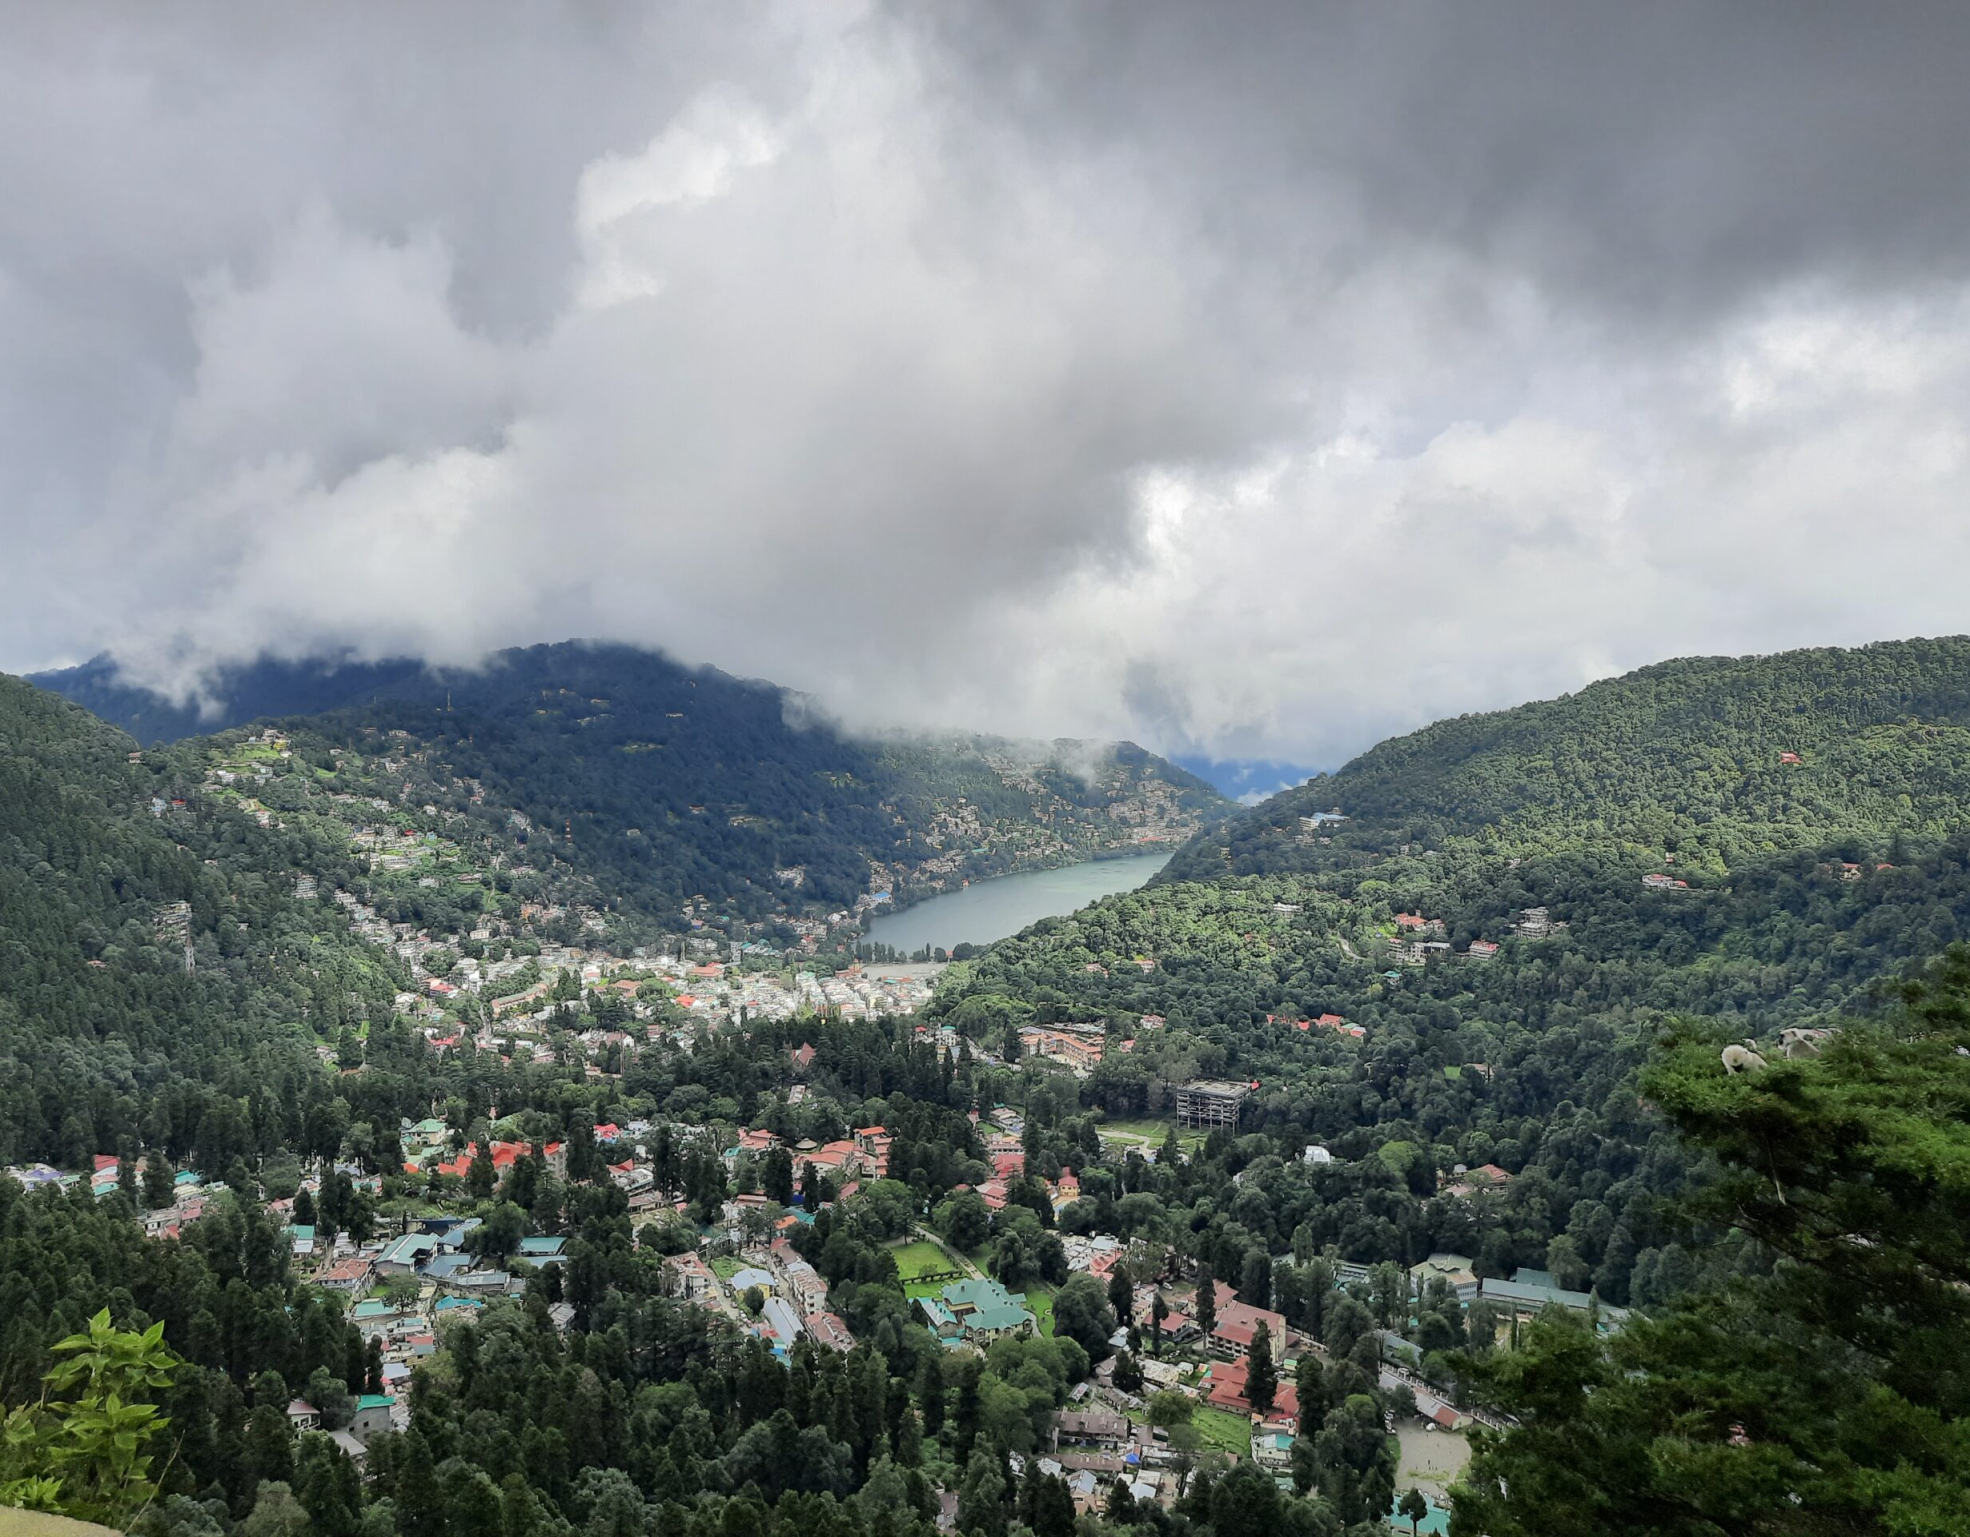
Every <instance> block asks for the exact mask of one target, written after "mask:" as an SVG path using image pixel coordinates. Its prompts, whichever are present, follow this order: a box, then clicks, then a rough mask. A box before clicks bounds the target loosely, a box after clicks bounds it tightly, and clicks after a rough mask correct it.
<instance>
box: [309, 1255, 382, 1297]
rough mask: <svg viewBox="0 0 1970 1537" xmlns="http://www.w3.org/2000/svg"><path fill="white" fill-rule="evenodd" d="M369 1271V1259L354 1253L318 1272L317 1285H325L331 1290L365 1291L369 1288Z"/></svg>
mask: <svg viewBox="0 0 1970 1537" xmlns="http://www.w3.org/2000/svg"><path fill="white" fill-rule="evenodd" d="M369 1273H370V1263H369V1260H368V1259H367V1258H365V1257H364V1256H363V1255H360V1254H352V1255H350V1256H349V1257H348V1258H347V1259H340V1260H337V1261H336V1262H335V1263H334V1264H332V1265H330V1266H329V1267H328V1268H327V1269H326V1270H323V1271H320V1272H318V1273H317V1274H316V1276H315V1285H317V1286H325V1287H327V1288H328V1289H329V1290H330V1291H338V1292H363V1291H367V1290H369Z"/></svg>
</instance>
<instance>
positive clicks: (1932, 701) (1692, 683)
mask: <svg viewBox="0 0 1970 1537" xmlns="http://www.w3.org/2000/svg"><path fill="white" fill-rule="evenodd" d="M1787 755H1791V757H1794V758H1797V759H1798V761H1797V762H1792V761H1789V759H1788V757H1787ZM1334 811H1338V812H1340V813H1342V814H1343V815H1345V816H1346V818H1347V820H1346V821H1345V822H1340V823H1328V824H1323V825H1320V826H1317V827H1316V826H1314V825H1313V824H1311V823H1309V822H1307V821H1305V820H1303V819H1306V818H1310V817H1313V816H1314V815H1315V814H1316V813H1329V812H1334ZM1966 822H1970V639H1966V638H1963V637H1954V638H1949V639H1942V640H1910V641H1893V642H1884V643H1882V644H1879V645H1872V646H1863V647H1860V648H1857V649H1853V650H1839V649H1831V648H1829V649H1822V650H1813V651H1793V652H1786V653H1783V654H1781V655H1777V656H1765V657H1746V658H1741V659H1731V658H1718V657H1704V658H1693V659H1688V660H1682V661H1673V662H1663V663H1661V664H1659V665H1657V666H1654V667H1645V668H1643V669H1641V670H1640V671H1639V672H1634V673H1630V674H1628V675H1627V676H1626V677H1621V678H1615V679H1611V680H1609V681H1607V682H1604V683H1597V684H1594V685H1593V686H1592V687H1589V688H1585V689H1582V690H1581V691H1580V692H1579V693H1577V694H1570V695H1567V696H1565V697H1563V698H1560V699H1553V700H1545V701H1542V702H1540V703H1536V704H1528V705H1521V706H1519V707H1518V708H1517V709H1512V710H1503V711H1498V712H1496V713H1492V714H1485V715H1465V716H1459V717H1457V718H1456V719H1454V720H1447V721H1440V722H1438V723H1437V724H1436V725H1433V726H1429V727H1427V728H1425V729H1424V730H1422V731H1417V732H1413V733H1411V734H1410V735H1408V736H1403V737H1397V738H1394V739H1392V740H1390V741H1387V742H1384V743H1382V744H1380V745H1379V746H1377V747H1374V748H1372V749H1371V750H1369V751H1368V752H1366V753H1363V754H1362V755H1361V756H1360V757H1359V758H1356V759H1355V760H1354V761H1353V762H1351V763H1349V764H1347V765H1346V766H1345V767H1344V768H1342V769H1340V770H1339V771H1338V772H1337V773H1334V774H1331V775H1322V776H1320V777H1318V778H1316V779H1313V780H1311V781H1309V782H1308V783H1307V784H1306V785H1304V786H1301V787H1299V788H1297V789H1294V790H1290V791H1287V792H1285V793H1283V794H1281V795H1277V796H1274V797H1273V798H1272V799H1271V800H1269V801H1267V802H1265V803H1264V804H1263V805H1261V806H1259V807H1257V808H1255V809H1254V810H1253V811H1251V812H1249V813H1247V814H1244V815H1242V816H1239V817H1238V818H1236V819H1235V820H1234V821H1233V822H1231V823H1230V824H1228V825H1227V826H1226V827H1224V828H1222V829H1218V830H1215V831H1213V832H1211V833H1209V834H1207V835H1205V836H1204V837H1202V838H1200V839H1199V840H1198V841H1197V842H1196V843H1195V844H1194V845H1192V846H1191V847H1189V848H1187V849H1185V850H1183V851H1182V852H1181V853H1179V855H1178V857H1177V859H1176V860H1174V861H1173V862H1172V863H1171V865H1170V867H1169V868H1168V870H1166V871H1165V873H1164V879H1166V880H1183V879H1198V878H1209V877H1212V876H1215V875H1218V874H1223V873H1234V874H1264V873H1279V872H1284V871H1291V870H1306V871H1312V870H1319V869H1324V868H1331V867H1333V866H1335V865H1337V864H1344V863H1347V862H1350V861H1356V862H1359V861H1363V860H1369V859H1374V858H1378V857H1384V856H1387V855H1390V854H1392V853H1395V852H1396V851H1397V850H1399V849H1400V848H1401V846H1402V845H1404V844H1408V845H1410V846H1411V847H1412V848H1422V849H1428V848H1441V847H1443V846H1445V845H1446V844H1448V843H1450V842H1451V841H1453V840H1458V839H1465V840H1477V841H1481V842H1482V843H1483V844H1484V845H1485V846H1487V847H1492V848H1495V849H1498V850H1500V851H1505V852H1523V851H1525V850H1528V849H1531V848H1536V847H1542V846H1553V845H1559V844H1568V843H1571V844H1581V843H1602V844H1608V845H1614V846H1625V847H1628V848H1631V849H1634V850H1636V851H1639V852H1646V853H1651V854H1655V855H1658V856H1659V855H1661V854H1665V853H1666V854H1673V855H1676V856H1677V857H1678V858H1679V860H1680V861H1681V862H1682V863H1684V864H1686V865H1687V864H1698V865H1703V866H1707V867H1710V868H1713V869H1715V868H1723V867H1727V866H1730V865H1733V864H1736V863H1737V862H1739V861H1740V860H1742V859H1744V858H1747V857H1754V856H1758V855H1761V854H1765V853H1769V852H1773V851H1776V850H1780V849H1792V848H1808V847H1814V846H1817V845H1820V844H1823V843H1827V842H1829V841H1831V840H1833V839H1835V838H1838V837H1841V836H1845V835H1848V834H1857V835H1865V836H1866V837H1867V838H1868V839H1870V840H1872V841H1875V842H1879V843H1883V844H1885V843H1886V842H1887V841H1888V840H1890V839H1892V838H1893V837H1895V836H1897V835H1902V836H1906V837H1909V838H1913V839H1917V840H1921V841H1925V842H1935V841H1937V840H1940V839H1942V838H1944V837H1947V836H1949V835H1950V834H1951V833H1953V832H1954V831H1956V830H1957V829H1959V828H1961V827H1962V826H1964V825H1965V823H1966ZM1323 840H1325V841H1323Z"/></svg>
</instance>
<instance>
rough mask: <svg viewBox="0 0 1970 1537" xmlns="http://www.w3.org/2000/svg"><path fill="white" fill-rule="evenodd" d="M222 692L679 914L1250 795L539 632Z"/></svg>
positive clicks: (908, 893)
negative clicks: (535, 638)
mask: <svg viewBox="0 0 1970 1537" xmlns="http://www.w3.org/2000/svg"><path fill="white" fill-rule="evenodd" d="M42 681H43V682H45V683H47V684H48V685H49V686H51V687H54V688H57V689H73V690H74V691H75V693H76V696H77V697H78V698H79V699H81V700H82V701H83V702H85V703H92V704H95V705H97V706H100V707H101V708H103V709H106V710H109V711H111V712H112V718H115V719H119V720H124V719H127V720H128V721H129V722H130V723H131V724H132V725H133V726H134V727H138V728H147V727H151V726H155V725H157V724H159V722H162V723H163V724H165V725H168V726H170V727H172V729H173V731H175V730H177V729H180V728H182V727H183V726H184V725H185V724H186V720H185V719H184V718H183V712H179V714H178V715H168V713H167V715H165V716H160V715H159V713H158V711H159V708H160V702H159V701H157V700H156V699H155V697H154V696H151V695H148V694H145V693H144V692H143V691H141V690H133V689H130V688H128V687H126V686H123V685H119V684H116V683H115V682H114V680H113V678H112V677H110V676H107V675H106V674H105V672H104V669H103V667H102V666H101V665H99V664H91V665H90V667H88V668H83V669H76V670H73V671H72V672H70V673H63V674H50V675H47V676H46V677H45V678H44V679H43V680H42ZM220 683H221V686H224V687H227V688H230V689H232V690H233V691H234V694H235V696H236V697H237V698H238V699H241V700H244V701H247V702H248V703H249V704H250V706H251V707H252V708H254V709H256V710H257V712H258V714H259V715H261V716H266V717H274V718H277V719H279V721H280V723H281V725H282V728H283V729H284V730H285V731H287V732H288V733H289V734H290V735H291V736H293V737H294V738H295V740H296V742H297V745H299V746H300V747H302V748H304V749H305V750H307V751H308V752H309V753H310V754H312V755H314V756H317V757H320V756H321V754H322V753H324V752H327V751H329V750H342V751H346V752H357V753H368V754H370V755H372V756H375V757H378V758H390V759H392V760H400V761H403V762H405V763H407V764H411V765H413V767H412V768H411V771H410V777H411V778H413V779H415V778H418V777H420V776H427V775H428V774H436V775H438V776H439V777H441V778H443V779H447V780H453V781H458V780H469V781H471V782H472V783H473V784H474V785H475V786H476V787H477V788H478V789H479V790H480V791H482V792H483V800H482V801H481V802H480V803H479V804H481V805H482V806H489V807H492V808H497V809H498V811H499V817H498V818H497V819H494V820H496V821H497V822H498V824H499V825H498V826H496V827H494V828H492V829H488V830H487V833H486V835H488V836H500V835H503V834H504V831H505V827H506V826H507V823H506V821H505V818H506V815H507V813H508V812H512V811H517V812H518V813H520V815H521V817H523V818H524V819H525V823H526V824H527V825H526V826H522V825H521V824H520V823H517V822H516V823H512V824H511V825H512V826H514V827H519V828H520V836H519V837H518V839H517V843H518V844H519V845H520V846H521V847H523V848H524V847H525V846H527V845H530V844H531V845H536V846H537V845H539V844H544V843H549V842H551V845H552V849H551V855H548V856H547V857H552V858H554V859H556V860H559V861H560V862H561V863H563V864H565V865H567V866H569V867H570V868H572V869H574V870H578V871H579V872H580V873H581V874H582V875H583V876H585V877H586V878H588V879H590V880H592V881H594V882H596V883H597V884H598V885H599V886H600V887H601V888H602V889H604V890H605V891H606V893H607V895H608V896H609V898H610V899H611V900H612V901H614V902H616V903H619V904H622V905H624V906H627V907H630V908H632V909H635V910H638V911H642V912H644V913H647V914H651V915H659V916H662V917H664V918H668V919H673V920H674V919H675V917H676V915H677V909H678V906H679V904H680V903H681V902H684V901H688V900H690V899H692V898H693V897H696V896H704V897H707V898H709V899H711V900H712V901H714V902H715V903H717V904H719V905H721V906H727V907H730V908H732V909H734V910H735V911H737V912H739V913H741V914H743V915H744V916H747V917H750V918H755V919H756V918H759V917H762V916H765V915H767V914H770V913H772V912H775V911H779V910H782V909H785V908H787V907H789V906H791V907H795V908H801V909H827V908H840V907H847V906H851V905H853V903H854V902H855V900H856V899H857V898H858V897H862V896H864V895H867V894H869V893H870V892H871V891H873V890H882V889H887V890H890V891H891V892H892V894H893V898H894V900H895V901H896V902H898V903H905V902H908V901H909V900H911V899H913V898H915V897H920V896H924V895H930V894H934V893H935V892H936V891H938V890H941V889H944V888H945V887H946V886H955V885H957V884H959V883H961V882H962V881H964V880H967V879H971V878H975V877H978V876H985V875H993V874H998V873H1001V872H1003V871H1006V870H1012V869H1021V868H1035V867H1041V866H1046V865H1055V864H1066V863H1071V862H1073V861H1076V860H1081V859H1088V858H1093V857H1098V856H1100V855H1102V854H1108V853H1121V852H1127V851H1131V850H1134V849H1136V848H1137V847H1138V845H1139V844H1140V843H1142V842H1148V843H1149V844H1150V845H1151V846H1168V845H1169V844H1171V843H1174V842H1179V841H1182V840H1184V839H1186V838H1188V837H1189V836H1191V835H1192V834H1193V833H1195V832H1196V831H1198V830H1199V829H1200V828H1201V827H1203V826H1205V825H1207V824H1208V823H1210V822H1212V821H1214V820H1216V819H1217V818H1218V817H1220V816H1222V815H1223V814H1224V813H1225V812H1226V811H1228V810H1229V803H1228V802H1226V801H1225V800H1224V798H1223V797H1222V796H1220V795H1219V794H1218V793H1217V792H1216V791H1215V790H1213V789H1212V788H1211V787H1210V786H1209V785H1207V784H1205V783H1204V782H1203V781H1202V780H1200V779H1197V778H1196V777H1194V776H1193V775H1191V774H1188V773H1186V772H1185V771H1183V770H1182V769H1179V768H1177V767H1175V766H1174V765H1172V764H1170V763H1167V762H1165V761H1164V760H1162V759H1161V758H1157V757H1154V756H1153V755H1151V754H1149V753H1146V752H1144V751H1143V750H1142V749H1141V748H1139V747H1136V746H1134V745H1133V744H1131V743H1114V744H1105V743H1088V742H1076V741H1062V742H1052V743H1042V744H1022V743H1013V742H1005V741H1000V740H997V739H993V738H985V737H946V738H940V739H937V740H934V741H933V740H917V739H905V738H896V739H890V740H887V741H880V742H871V741H865V740H862V739H860V738H857V737H852V736H850V735H848V734H846V733H845V732H842V731H840V730H837V729H835V728H834V727H833V726H832V725H831V724H830V723H828V722H827V721H826V720H825V719H822V718H819V717H818V716H817V715H816V714H815V712H814V711H813V710H812V709H811V707H810V706H809V705H808V704H807V703H806V702H805V701H802V700H800V699H799V698H797V697H796V696H793V695H790V694H788V693H787V692H786V691H785V690H783V689H780V688H777V687H775V686H773V685H771V684H767V683H759V682H751V681H746V680H742V679H738V678H733V677H730V676H728V675H726V674H724V673H721V672H718V671H716V670H715V669H712V668H689V667H684V666H681V665H679V664H678V663H676V662H673V661H671V660H669V659H668V658H666V657H663V656H660V655H658V654H656V653H653V652H649V651H642V650H638V649H635V648H632V647H627V646H602V645H588V644H584V643H576V642H570V643H566V644H562V645H554V646H534V647H530V648H527V649H525V650H516V651H508V652H502V653H500V654H499V655H498V656H496V657H494V658H492V659H491V660H490V661H489V662H488V663H487V665H486V666H485V667H484V668H483V669H482V670H477V671H451V672H444V673H439V672H431V671H426V670H423V669H420V668H415V667H410V666H407V665H406V664H401V663H390V664H378V665H375V666H351V667H346V668H341V669H337V670H328V669H325V667H324V666H323V665H322V664H273V663H265V664H260V665H258V666H256V667H255V668H252V669H248V670H245V671H244V672H242V673H239V674H238V675H227V676H225V677H222V678H221V680H220ZM238 714H239V710H238V709H233V710H229V711H224V712H222V713H221V714H220V715H219V716H217V717H215V719H216V720H218V721H221V722H235V717H236V716H237V715H238ZM235 723H236V722H235ZM166 734H170V733H166ZM391 798H392V799H395V798H396V797H395V796H393V797H391ZM404 798H405V799H406V800H409V799H410V797H409V796H408V795H407V794H406V795H405V796H404ZM544 852H545V851H542V850H540V849H539V848H538V847H536V848H535V858H536V861H538V859H539V858H540V857H542V856H543V854H544Z"/></svg>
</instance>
